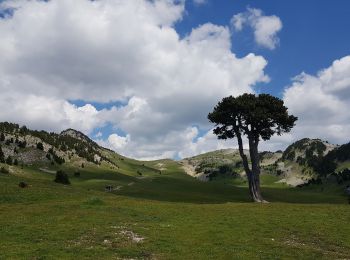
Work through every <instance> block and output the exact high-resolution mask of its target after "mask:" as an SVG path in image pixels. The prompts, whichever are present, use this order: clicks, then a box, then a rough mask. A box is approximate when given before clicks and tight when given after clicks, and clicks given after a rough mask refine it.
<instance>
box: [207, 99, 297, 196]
mask: <svg viewBox="0 0 350 260" xmlns="http://www.w3.org/2000/svg"><path fill="white" fill-rule="evenodd" d="M208 119H209V121H210V122H212V123H215V126H216V127H215V129H214V134H215V135H217V136H218V138H219V139H231V138H235V137H236V138H237V141H238V147H239V153H240V156H241V158H242V162H243V167H244V170H245V172H246V175H247V178H248V183H249V191H250V195H251V197H252V199H253V200H254V201H255V202H265V200H264V199H263V197H262V195H261V189H260V158H259V152H258V145H259V141H261V140H264V141H266V140H269V139H270V138H271V137H272V136H273V135H274V134H277V135H281V134H283V133H287V132H289V131H290V130H291V129H292V128H293V126H294V125H295V121H296V120H297V119H298V118H297V117H295V116H293V115H289V114H288V109H287V107H285V106H284V103H283V100H281V99H279V98H277V97H273V96H271V95H269V94H260V95H257V96H256V95H254V94H243V95H241V96H238V97H233V96H229V97H225V98H223V99H222V101H220V102H219V103H218V104H217V105H216V106H215V108H214V110H213V112H211V113H209V115H208ZM243 136H246V137H247V139H248V143H249V155H250V163H249V161H248V157H247V156H246V154H244V150H243V139H242V138H243Z"/></svg>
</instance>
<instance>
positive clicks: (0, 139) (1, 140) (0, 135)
mask: <svg viewBox="0 0 350 260" xmlns="http://www.w3.org/2000/svg"><path fill="white" fill-rule="evenodd" d="M3 141H5V135H4V133H1V134H0V142H3Z"/></svg>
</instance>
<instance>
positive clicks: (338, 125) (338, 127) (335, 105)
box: [283, 56, 350, 144]
mask: <svg viewBox="0 0 350 260" xmlns="http://www.w3.org/2000/svg"><path fill="white" fill-rule="evenodd" d="M283 99H284V101H285V103H286V105H287V106H288V107H289V110H290V112H291V113H293V114H294V115H296V116H298V117H299V120H298V121H297V126H296V127H295V129H294V130H293V132H292V134H293V136H294V139H298V138H302V137H313V138H322V139H325V140H328V141H330V142H333V143H338V144H342V143H345V142H349V141H350V136H349V133H350V113H349V107H350V56H345V57H343V58H341V59H339V60H335V61H334V62H333V64H332V65H331V66H330V67H328V68H326V69H323V70H320V71H319V72H318V73H317V75H309V74H306V73H301V74H300V75H299V76H297V77H295V78H294V81H293V84H292V85H291V86H290V87H288V88H287V89H286V90H285V92H284V95H283Z"/></svg>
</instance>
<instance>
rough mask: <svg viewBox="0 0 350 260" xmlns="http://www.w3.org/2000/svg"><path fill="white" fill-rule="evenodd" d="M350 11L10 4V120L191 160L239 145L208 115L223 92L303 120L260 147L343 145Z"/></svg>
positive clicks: (316, 6)
mask: <svg viewBox="0 0 350 260" xmlns="http://www.w3.org/2000/svg"><path fill="white" fill-rule="evenodd" d="M200 2H201V3H200ZM349 13H350V1H347V0H308V1H301V0H283V1H276V0H274V1H272V0H260V1H248V0H245V1H243V0H240V1H239V0H229V1H228V0H225V1H224V0H216V1H214V0H206V1H200V0H181V1H179V0H155V1H148V0H130V1H107V0H100V1H90V0H75V1H71V0H52V1H39V0H38V1H35V0H34V1H26V0H20V1H14V0H3V1H0V35H1V37H2V38H1V41H0V53H2V57H1V58H2V59H1V60H0V91H2V95H1V97H0V121H12V122H16V123H20V124H25V125H27V126H28V127H30V128H34V129H44V130H48V131H56V132H59V131H62V130H64V129H65V128H75V129H77V130H80V131H82V132H84V133H85V134H88V135H89V136H90V137H91V138H93V139H95V140H96V141H97V142H99V143H100V144H101V145H104V146H106V147H108V148H111V149H114V150H115V151H117V152H119V153H121V154H123V155H126V156H130V157H134V158H141V159H157V158H167V157H172V158H182V157H186V156H190V155H194V154H198V153H202V152H205V151H209V150H215V149H221V148H228V147H235V146H236V143H235V142H234V141H229V142H223V141H218V140H217V139H216V137H215V136H214V135H213V134H212V133H211V128H212V127H213V125H211V124H210V123H209V122H208V120H207V118H206V117H207V114H208V113H209V112H210V111H211V109H212V108H213V106H214V105H215V104H216V103H217V102H218V101H219V100H220V99H222V98H223V97H224V96H227V95H239V94H242V93H244V92H253V93H257V94H259V93H270V94H272V95H275V96H278V97H279V98H281V99H283V100H284V102H285V104H286V105H287V106H288V107H289V110H290V112H291V113H293V114H294V115H296V116H298V117H299V120H298V122H297V125H296V127H295V128H294V129H293V131H292V132H291V133H289V134H286V135H284V136H282V137H274V138H272V140H271V141H269V142H264V143H261V149H262V150H276V149H284V148H285V147H286V146H287V145H288V144H290V143H291V142H293V141H295V140H298V139H300V138H303V137H311V138H321V139H325V140H328V141H330V142H333V143H345V142H348V141H349V135H348V133H349V132H350V115H349V114H348V113H347V112H346V111H347V108H348V107H349V106H350V56H349V55H350V47H349V46H350V34H349V33H348V31H349V28H350V18H349V17H350V16H349ZM10 107H11V109H9V108H10Z"/></svg>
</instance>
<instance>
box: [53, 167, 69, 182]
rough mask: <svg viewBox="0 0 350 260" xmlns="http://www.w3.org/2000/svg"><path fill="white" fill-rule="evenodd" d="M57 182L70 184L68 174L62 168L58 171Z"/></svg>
mask: <svg viewBox="0 0 350 260" xmlns="http://www.w3.org/2000/svg"><path fill="white" fill-rule="evenodd" d="M55 182H57V183H62V184H70V181H69V178H68V175H67V174H66V173H65V172H64V171H62V170H59V171H57V172H56V178H55Z"/></svg>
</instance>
